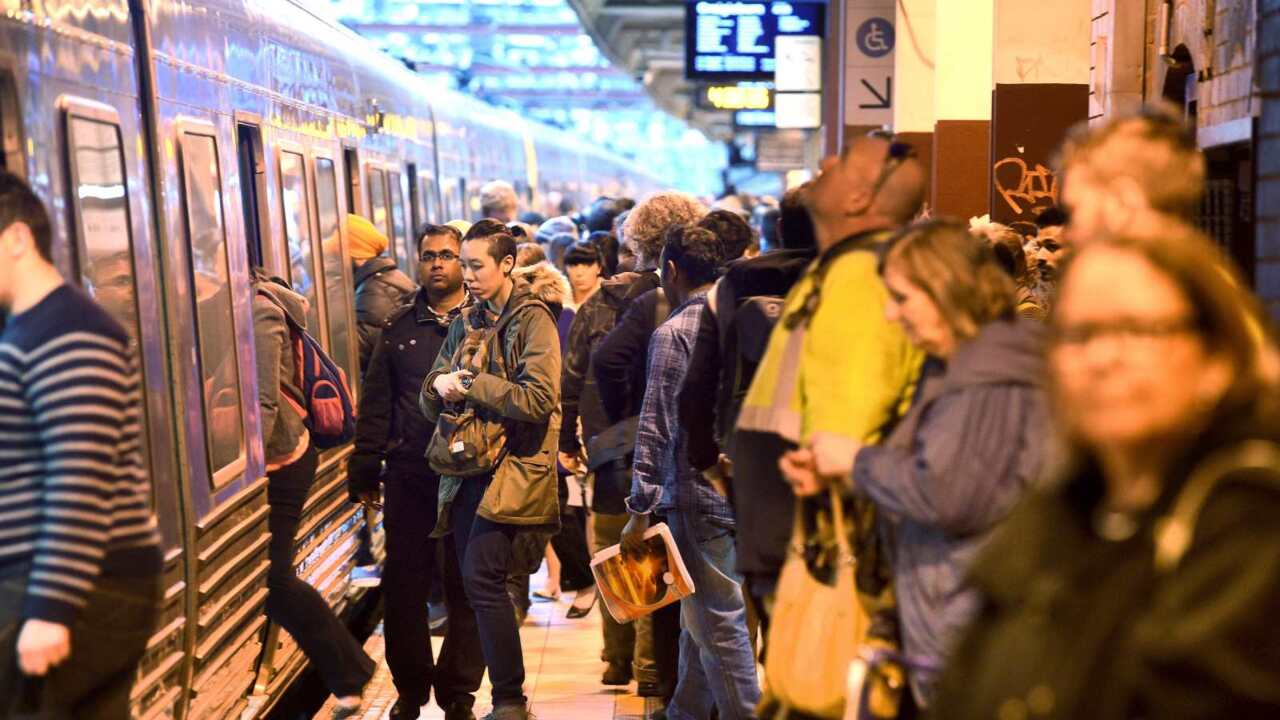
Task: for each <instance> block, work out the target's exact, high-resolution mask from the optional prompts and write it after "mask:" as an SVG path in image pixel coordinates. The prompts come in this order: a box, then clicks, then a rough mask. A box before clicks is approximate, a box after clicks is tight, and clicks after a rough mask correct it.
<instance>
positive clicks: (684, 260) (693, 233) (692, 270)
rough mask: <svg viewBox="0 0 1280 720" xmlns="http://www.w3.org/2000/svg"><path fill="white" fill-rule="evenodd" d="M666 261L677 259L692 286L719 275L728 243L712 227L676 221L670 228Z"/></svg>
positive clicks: (678, 265) (663, 262)
mask: <svg viewBox="0 0 1280 720" xmlns="http://www.w3.org/2000/svg"><path fill="white" fill-rule="evenodd" d="M664 240H665V245H664V246H663V248H662V264H663V265H664V266H665V265H666V264H667V263H668V262H670V263H674V264H675V266H676V267H677V268H679V269H680V272H682V273H684V274H685V275H687V276H688V278H689V283H690V285H691V286H698V285H705V284H707V283H709V282H712V281H714V280H715V279H716V276H717V275H718V274H719V271H720V265H721V264H723V263H724V244H723V243H721V242H720V238H718V237H716V234H715V233H713V232H712V231H710V230H708V229H706V228H704V227H699V226H697V225H675V226H673V227H672V228H671V229H669V230H667V234H666V237H665V238H664Z"/></svg>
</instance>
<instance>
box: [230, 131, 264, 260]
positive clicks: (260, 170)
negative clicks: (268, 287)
mask: <svg viewBox="0 0 1280 720" xmlns="http://www.w3.org/2000/svg"><path fill="white" fill-rule="evenodd" d="M236 154H237V156H238V157H237V159H238V161H239V165H240V206H241V207H242V208H244V242H245V247H246V249H247V250H248V252H249V267H262V266H264V265H265V264H266V262H265V261H266V258H265V256H264V255H263V253H262V236H263V234H264V233H265V232H266V230H267V228H269V227H270V224H269V223H268V221H267V216H266V205H265V203H264V202H263V197H264V192H265V188H266V172H267V163H266V159H265V157H264V156H263V149H262V130H261V129H260V128H259V127H258V126H257V125H251V124H249V123H236Z"/></svg>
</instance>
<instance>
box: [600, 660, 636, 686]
mask: <svg viewBox="0 0 1280 720" xmlns="http://www.w3.org/2000/svg"><path fill="white" fill-rule="evenodd" d="M600 683H601V684H602V685H630V684H631V666H630V665H628V664H627V663H609V667H607V668H605V669H604V677H602V678H600Z"/></svg>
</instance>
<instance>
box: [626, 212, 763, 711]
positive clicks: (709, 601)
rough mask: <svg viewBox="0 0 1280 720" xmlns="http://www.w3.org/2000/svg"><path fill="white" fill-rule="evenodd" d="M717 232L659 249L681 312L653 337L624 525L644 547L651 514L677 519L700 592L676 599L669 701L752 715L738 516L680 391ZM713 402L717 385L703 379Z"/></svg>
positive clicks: (694, 231) (680, 707) (637, 548)
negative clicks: (675, 675) (692, 441)
mask: <svg viewBox="0 0 1280 720" xmlns="http://www.w3.org/2000/svg"><path fill="white" fill-rule="evenodd" d="M723 252H724V251H723V245H722V243H721V241H720V239H719V238H718V237H716V235H715V233H713V232H712V231H710V230H708V229H705V228H702V227H697V226H692V225H685V226H677V227H674V228H671V230H669V231H668V232H667V242H666V247H665V249H664V250H663V252H662V265H661V267H662V289H663V292H664V293H665V294H666V296H667V298H668V299H669V300H670V301H671V304H672V305H673V306H674V307H675V311H674V312H673V313H672V314H671V317H670V318H669V319H668V320H667V321H666V322H664V323H662V324H661V325H660V326H658V328H657V329H656V330H654V331H653V336H652V339H651V340H650V341H649V353H648V355H649V363H648V383H647V385H646V389H645V393H644V403H643V404H642V405H641V409H640V423H639V426H638V427H637V429H636V451H635V462H634V470H633V472H632V480H631V494H630V497H628V498H627V509H628V511H629V512H630V514H631V519H630V520H628V521H627V525H626V527H625V528H624V530H623V533H622V541H623V545H624V547H626V548H627V549H628V550H629V551H633V552H638V553H644V552H645V549H644V547H645V545H644V532H645V530H647V529H648V527H649V516H650V514H652V513H655V512H657V513H661V514H662V515H663V516H665V517H666V519H667V521H668V523H669V524H670V526H671V535H672V538H673V539H674V540H675V542H676V547H677V548H679V550H680V556H681V557H682V558H683V559H684V563H685V567H687V568H688V570H689V574H690V577H691V578H692V579H693V584H694V587H696V588H697V589H698V591H697V592H696V593H694V594H693V595H690V596H689V597H687V598H684V599H683V600H681V601H680V618H681V624H682V627H683V631H682V632H681V635H680V668H681V674H680V678H679V681H678V682H677V684H676V688H675V695H673V696H672V698H671V702H670V703H669V704H668V705H667V717H668V718H671V719H672V720H687V719H688V720H692V719H697V718H708V717H711V710H712V708H713V707H714V708H716V709H718V710H719V716H720V718H722V720H737V719H739V718H743V719H745V718H751V717H754V710H755V705H756V702H757V701H759V699H760V686H759V683H758V681H757V679H756V660H755V656H754V654H753V652H752V649H751V639H750V638H749V637H748V634H747V613H746V605H745V603H744V601H743V596H742V587H741V576H740V575H739V574H738V572H737V570H736V569H735V565H736V561H735V559H734V544H733V535H734V529H735V524H734V517H733V509H732V508H731V507H730V506H729V501H728V498H727V497H726V496H725V492H724V488H723V487H718V486H717V484H716V482H714V481H712V480H710V479H708V477H705V476H704V475H703V474H701V473H698V472H697V471H695V470H694V468H693V467H692V466H691V465H690V464H689V458H688V453H687V443H688V437H687V435H686V433H684V432H683V431H682V430H681V418H680V410H681V408H680V391H681V389H682V387H683V386H684V382H685V374H686V371H687V369H688V368H689V365H690V362H691V360H692V358H693V348H694V345H695V343H696V341H697V338H698V333H699V331H700V330H701V329H702V324H703V323H705V322H711V320H710V316H709V315H708V314H707V313H705V312H704V310H705V309H706V306H707V292H708V291H709V290H710V289H711V286H712V283H714V282H715V279H716V275H717V273H718V271H719V268H720V264H721V261H722V259H723V257H724V254H723ZM706 397H707V401H708V402H710V401H711V398H712V397H714V396H713V395H712V388H706Z"/></svg>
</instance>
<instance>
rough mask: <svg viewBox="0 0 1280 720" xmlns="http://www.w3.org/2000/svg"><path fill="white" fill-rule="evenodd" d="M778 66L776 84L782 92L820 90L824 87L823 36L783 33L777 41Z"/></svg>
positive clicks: (776, 88) (774, 78)
mask: <svg viewBox="0 0 1280 720" xmlns="http://www.w3.org/2000/svg"><path fill="white" fill-rule="evenodd" d="M774 53H775V57H776V58H777V65H776V66H775V68H774V74H773V84H774V89H775V90H777V91H778V92H818V91H819V90H821V89H822V38H820V37H818V36H817V35H779V36H778V37H777V39H776V40H775V42H774Z"/></svg>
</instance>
